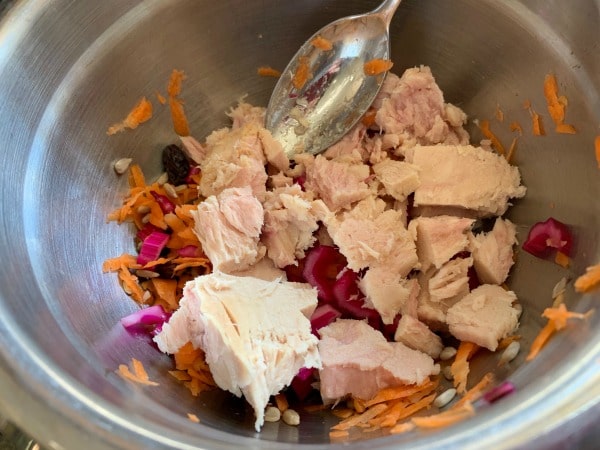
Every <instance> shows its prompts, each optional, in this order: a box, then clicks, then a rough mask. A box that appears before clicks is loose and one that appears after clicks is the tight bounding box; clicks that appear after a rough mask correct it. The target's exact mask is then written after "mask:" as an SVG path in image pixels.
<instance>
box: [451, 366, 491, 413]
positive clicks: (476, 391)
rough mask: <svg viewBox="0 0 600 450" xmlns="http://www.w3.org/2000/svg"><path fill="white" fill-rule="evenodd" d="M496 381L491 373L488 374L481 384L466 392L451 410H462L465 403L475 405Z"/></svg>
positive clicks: (480, 381)
mask: <svg viewBox="0 0 600 450" xmlns="http://www.w3.org/2000/svg"><path fill="white" fill-rule="evenodd" d="M493 381H494V375H493V374H492V373H491V372H488V373H486V374H485V375H484V376H483V377H482V378H481V380H479V383H477V384H476V385H475V386H473V387H472V388H471V389H469V390H468V391H467V392H465V395H463V396H462V398H461V399H460V400H458V401H457V402H456V403H455V404H454V405H453V406H452V408H451V409H457V408H461V407H462V406H463V405H464V404H465V403H474V402H475V401H476V400H477V399H478V398H479V397H481V395H482V394H483V391H484V389H485V388H487V387H488V386H489V385H490V384H491V383H492V382H493Z"/></svg>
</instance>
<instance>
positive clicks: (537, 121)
mask: <svg viewBox="0 0 600 450" xmlns="http://www.w3.org/2000/svg"><path fill="white" fill-rule="evenodd" d="M531 121H532V126H533V135H534V136H544V135H545V134H546V131H544V124H543V122H542V117H541V116H540V115H539V114H538V113H536V112H535V111H533V110H531Z"/></svg>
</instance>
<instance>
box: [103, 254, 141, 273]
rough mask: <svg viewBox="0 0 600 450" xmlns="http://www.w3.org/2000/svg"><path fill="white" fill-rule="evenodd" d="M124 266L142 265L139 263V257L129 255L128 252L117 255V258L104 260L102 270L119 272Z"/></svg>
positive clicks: (138, 266)
mask: <svg viewBox="0 0 600 450" xmlns="http://www.w3.org/2000/svg"><path fill="white" fill-rule="evenodd" d="M122 266H125V267H136V266H137V268H140V267H141V266H140V265H139V264H138V263H137V259H136V257H135V256H133V255H129V254H127V253H123V254H122V255H121V256H117V257H116V258H110V259H107V260H106V261H104V263H103V264H102V272H104V273H106V272H117V271H118V270H119V269H120V268H121V267H122Z"/></svg>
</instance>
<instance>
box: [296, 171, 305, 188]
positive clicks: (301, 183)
mask: <svg viewBox="0 0 600 450" xmlns="http://www.w3.org/2000/svg"><path fill="white" fill-rule="evenodd" d="M305 182H306V175H300V176H299V177H296V178H294V183H296V184H298V185H299V186H300V187H301V188H302V190H304V183H305Z"/></svg>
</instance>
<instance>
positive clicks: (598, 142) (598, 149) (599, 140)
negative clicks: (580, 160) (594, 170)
mask: <svg viewBox="0 0 600 450" xmlns="http://www.w3.org/2000/svg"><path fill="white" fill-rule="evenodd" d="M594 150H595V153H596V162H597V163H598V169H600V136H596V139H594Z"/></svg>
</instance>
